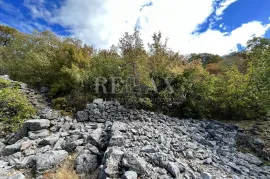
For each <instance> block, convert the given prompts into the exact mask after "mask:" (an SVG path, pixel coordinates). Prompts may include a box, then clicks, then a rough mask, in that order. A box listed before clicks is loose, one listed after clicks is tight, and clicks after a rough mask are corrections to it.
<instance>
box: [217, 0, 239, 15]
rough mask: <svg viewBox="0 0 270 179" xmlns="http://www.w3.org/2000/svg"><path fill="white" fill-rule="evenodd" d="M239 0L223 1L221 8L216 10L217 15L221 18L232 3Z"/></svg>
mask: <svg viewBox="0 0 270 179" xmlns="http://www.w3.org/2000/svg"><path fill="white" fill-rule="evenodd" d="M236 1H238V0H223V1H222V2H221V3H220V4H219V5H220V7H219V8H218V9H217V10H216V15H217V16H221V15H222V14H223V12H224V10H225V9H227V8H228V7H229V6H230V5H231V4H232V3H234V2H236Z"/></svg>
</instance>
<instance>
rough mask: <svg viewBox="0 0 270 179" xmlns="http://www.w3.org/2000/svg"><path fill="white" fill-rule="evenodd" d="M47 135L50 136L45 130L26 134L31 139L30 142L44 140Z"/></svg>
mask: <svg viewBox="0 0 270 179" xmlns="http://www.w3.org/2000/svg"><path fill="white" fill-rule="evenodd" d="M49 135H50V132H49V131H48V130H47V129H42V130H39V131H30V132H29V133H28V137H29V139H32V140H35V139H39V138H45V137H48V136H49Z"/></svg>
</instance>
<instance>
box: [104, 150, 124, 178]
mask: <svg viewBox="0 0 270 179" xmlns="http://www.w3.org/2000/svg"><path fill="white" fill-rule="evenodd" d="M123 155H124V152H123V151H121V150H120V149H119V148H118V147H111V148H108V149H107V151H106V152H105V157H104V161H103V163H104V166H103V171H102V172H101V173H102V174H105V175H106V176H108V177H110V178H119V175H120V172H119V167H120V164H121V160H122V158H123Z"/></svg>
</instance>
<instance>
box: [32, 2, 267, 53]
mask: <svg viewBox="0 0 270 179" xmlns="http://www.w3.org/2000/svg"><path fill="white" fill-rule="evenodd" d="M28 1H29V0H28ZM39 1H43V0H39ZM235 1H236V0H224V1H223V2H222V3H221V4H220V7H219V8H218V9H217V11H216V12H214V6H215V5H216V4H215V1H214V0H204V1H202V0H153V1H152V2H153V5H152V6H145V7H144V8H143V10H142V11H140V9H141V7H142V5H144V4H147V3H149V0H136V1H134V0H117V1H115V0H105V1H100V0H78V1H74V0H65V1H64V2H63V3H62V4H61V6H60V7H59V8H55V9H54V10H51V11H49V12H50V15H48V14H49V13H45V12H46V11H48V10H46V9H44V8H39V10H40V11H41V14H43V17H39V18H44V19H45V20H47V21H48V22H51V23H58V24H61V25H62V26H64V27H68V28H69V29H70V31H71V33H72V34H73V35H74V36H77V37H79V38H81V39H83V41H84V42H85V43H88V44H94V45H95V46H96V47H97V48H108V47H110V46H111V45H112V44H117V43H118V40H119V38H120V37H122V35H123V34H124V32H133V28H134V26H135V24H136V23H138V24H139V26H140V27H141V34H142V38H143V40H144V42H145V44H147V43H148V42H151V36H152V35H153V33H154V32H158V31H161V32H162V34H163V36H164V37H168V38H169V43H168V46H169V47H171V48H172V49H173V50H176V51H180V52H181V53H184V54H186V53H193V52H194V53H199V52H209V53H217V54H220V55H224V54H226V53H228V52H230V51H231V50H235V49H236V44H239V43H240V44H241V45H245V43H246V41H247V40H248V39H249V38H250V37H251V36H252V35H254V34H255V35H257V36H261V35H263V34H264V33H265V31H266V30H267V28H269V25H268V26H266V25H263V24H261V23H260V22H256V21H254V22H249V23H247V24H243V25H242V26H241V27H238V28H236V29H234V30H233V31H232V32H225V33H222V32H219V31H216V30H211V28H209V29H208V30H207V31H206V32H204V33H201V34H198V33H196V34H192V32H194V31H195V30H196V29H197V28H198V25H199V24H201V23H203V22H204V21H205V20H206V19H207V18H208V17H209V16H210V14H212V13H216V15H219V16H221V15H222V14H223V12H224V10H225V9H226V8H227V7H228V6H229V5H230V4H232V3H233V2H235ZM32 6H33V4H32ZM40 7H44V6H40ZM33 9H34V8H33ZM32 13H33V14H36V13H35V12H34V11H32ZM46 14H47V16H46ZM49 17H50V18H49ZM216 17H217V18H220V17H218V16H216ZM212 23H215V22H212ZM224 28H225V26H224Z"/></svg>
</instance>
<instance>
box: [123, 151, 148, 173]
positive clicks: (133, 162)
mask: <svg viewBox="0 0 270 179" xmlns="http://www.w3.org/2000/svg"><path fill="white" fill-rule="evenodd" d="M122 164H123V166H124V167H126V168H128V169H129V170H133V171H135V172H137V173H138V174H144V173H145V172H146V162H145V160H144V159H143V158H141V157H139V156H138V155H136V154H134V153H131V152H126V153H125V154H124V158H123V161H122Z"/></svg>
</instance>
